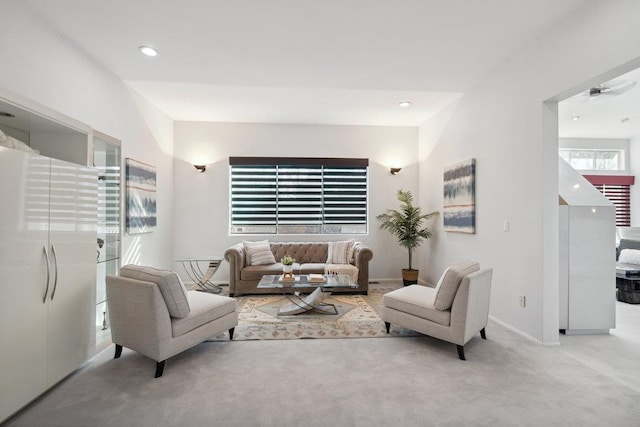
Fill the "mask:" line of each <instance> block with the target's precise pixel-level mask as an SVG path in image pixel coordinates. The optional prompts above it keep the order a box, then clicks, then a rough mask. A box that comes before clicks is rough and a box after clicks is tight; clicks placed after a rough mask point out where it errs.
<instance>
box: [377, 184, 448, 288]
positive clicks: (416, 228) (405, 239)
mask: <svg viewBox="0 0 640 427" xmlns="http://www.w3.org/2000/svg"><path fill="white" fill-rule="evenodd" d="M398 200H399V201H400V203H401V206H400V210H399V211H397V210H392V209H387V211H386V212H385V213H382V214H380V215H378V216H377V217H376V218H377V219H378V221H380V228H382V229H384V230H387V231H389V232H390V233H391V234H393V235H394V236H396V238H397V239H398V243H400V246H402V247H405V248H407V251H408V253H409V268H405V269H402V280H403V282H404V284H405V286H406V285H411V284H414V283H418V270H414V269H413V266H412V261H413V251H414V250H415V248H417V247H418V246H420V243H422V239H429V238H431V230H429V228H427V227H424V228H422V222H423V221H425V220H428V219H431V218H433V217H434V216H436V215H438V212H437V211H435V212H431V213H428V214H423V213H422V209H421V208H420V207H419V206H413V196H412V195H411V192H410V191H403V190H398Z"/></svg>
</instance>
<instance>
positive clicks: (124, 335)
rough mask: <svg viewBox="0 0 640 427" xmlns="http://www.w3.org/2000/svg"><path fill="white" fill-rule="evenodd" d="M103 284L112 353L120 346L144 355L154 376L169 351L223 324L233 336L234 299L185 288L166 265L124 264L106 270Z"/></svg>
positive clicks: (187, 345) (208, 335)
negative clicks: (112, 271)
mask: <svg viewBox="0 0 640 427" xmlns="http://www.w3.org/2000/svg"><path fill="white" fill-rule="evenodd" d="M106 285H107V301H108V306H109V316H110V318H111V336H112V340H113V343H114V344H115V345H116V351H115V358H116V359H117V358H119V357H120V355H121V353H122V348H123V347H127V348H130V349H132V350H135V351H137V352H138V353H141V354H143V355H145V356H147V357H150V358H151V359H154V360H155V361H156V362H157V363H156V378H158V377H160V376H162V372H163V370H164V362H165V360H166V359H168V358H170V357H171V356H174V355H176V354H178V353H180V352H182V351H184V350H186V349H188V348H191V347H193V346H194V345H196V344H199V343H201V342H203V341H205V340H207V339H208V338H211V337H214V336H216V335H218V334H221V333H223V332H225V331H227V330H228V331H229V338H230V339H233V331H234V328H235V326H236V325H237V324H238V312H237V309H236V301H235V300H234V299H233V298H229V297H224V296H220V295H213V294H209V293H205V292H199V291H187V290H186V289H185V288H184V285H183V284H182V282H181V281H180V279H179V277H178V275H177V274H176V273H174V272H172V271H168V270H158V269H155V268H151V267H141V266H135V265H128V266H124V267H122V268H121V269H120V275H119V276H107V280H106Z"/></svg>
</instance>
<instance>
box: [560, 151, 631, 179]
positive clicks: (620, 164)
mask: <svg viewBox="0 0 640 427" xmlns="http://www.w3.org/2000/svg"><path fill="white" fill-rule="evenodd" d="M604 152H612V153H617V154H618V160H617V168H616V169H598V168H597V163H596V162H597V160H598V159H597V158H596V157H597V156H596V155H597V153H604ZM565 153H566V154H568V159H567V158H565V156H564V155H563V154H565ZM578 153H583V154H586V153H589V154H591V157H590V159H588V160H590V161H591V166H592V167H591V168H578V167H576V166H577V165H574V164H573V163H572V154H578ZM558 154H559V155H560V157H561V158H562V159H563V160H565V161H566V162H567V163H569V165H571V167H572V168H574V169H575V170H578V171H581V172H596V173H606V172H624V171H625V170H626V169H625V154H626V153H625V150H624V149H622V148H559V149H558ZM585 160H587V159H585Z"/></svg>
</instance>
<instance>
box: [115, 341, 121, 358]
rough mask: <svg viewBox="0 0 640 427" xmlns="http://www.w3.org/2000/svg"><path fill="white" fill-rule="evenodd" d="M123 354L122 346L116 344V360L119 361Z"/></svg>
mask: <svg viewBox="0 0 640 427" xmlns="http://www.w3.org/2000/svg"><path fill="white" fill-rule="evenodd" d="M121 354H122V346H121V345H120V344H116V354H114V356H113V358H114V359H119V358H120V355H121Z"/></svg>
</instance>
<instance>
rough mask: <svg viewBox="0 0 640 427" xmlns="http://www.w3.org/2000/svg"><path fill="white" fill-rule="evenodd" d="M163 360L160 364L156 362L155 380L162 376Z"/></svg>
mask: <svg viewBox="0 0 640 427" xmlns="http://www.w3.org/2000/svg"><path fill="white" fill-rule="evenodd" d="M164 362H165V361H164V360H163V361H162V362H156V376H155V378H160V377H161V376H162V372H164Z"/></svg>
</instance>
